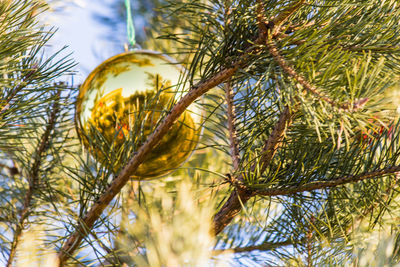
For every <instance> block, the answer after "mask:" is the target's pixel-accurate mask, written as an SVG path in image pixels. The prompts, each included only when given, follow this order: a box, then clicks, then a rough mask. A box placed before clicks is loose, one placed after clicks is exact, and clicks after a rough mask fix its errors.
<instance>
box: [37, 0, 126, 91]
mask: <svg viewBox="0 0 400 267" xmlns="http://www.w3.org/2000/svg"><path fill="white" fill-rule="evenodd" d="M111 1H114V0H102V1H93V0H91V1H90V0H79V1H76V2H77V3H78V4H74V3H72V4H68V5H65V4H64V5H63V6H62V7H61V8H59V9H58V10H57V12H54V13H47V14H46V15H45V21H46V23H47V24H49V26H54V27H55V28H57V29H58V30H57V32H56V33H55V35H54V37H53V38H52V39H51V41H50V43H49V48H48V49H47V52H49V53H53V52H55V51H57V50H59V49H61V48H62V47H63V46H65V45H66V46H68V48H67V49H66V52H67V53H72V57H73V59H74V60H75V61H76V62H77V63H78V65H77V67H76V71H77V73H76V75H75V76H74V83H75V85H77V84H80V83H82V82H83V80H84V79H85V78H86V76H87V75H88V74H89V73H90V71H91V70H93V69H94V68H95V67H96V66H97V65H99V64H100V63H101V62H102V61H104V60H105V59H107V58H109V57H111V56H113V55H115V54H118V53H121V52H122V51H123V45H124V44H123V43H121V44H120V49H117V48H118V46H119V44H117V45H116V44H115V43H113V42H112V41H110V40H107V38H106V31H107V28H106V26H104V25H102V24H101V23H99V22H98V21H96V19H95V18H94V14H102V15H107V14H108V12H113V11H111V10H110V9H109V7H108V5H107V4H108V3H110V2H111ZM116 47H117V48H116ZM64 55H65V53H64Z"/></svg>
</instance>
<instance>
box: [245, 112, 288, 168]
mask: <svg viewBox="0 0 400 267" xmlns="http://www.w3.org/2000/svg"><path fill="white" fill-rule="evenodd" d="M292 119H293V114H292V113H291V112H290V110H289V107H288V106H286V107H285V109H284V110H283V112H282V114H281V115H280V117H279V120H278V122H277V123H276V125H275V128H274V129H273V131H272V133H271V135H270V136H269V138H268V140H267V142H266V143H265V145H264V147H263V150H262V153H261V159H260V162H261V164H262V165H261V171H260V173H264V171H265V169H266V168H267V167H268V163H269V162H271V160H272V158H273V157H274V155H275V152H276V150H277V149H278V147H279V146H280V144H281V142H282V140H283V137H284V135H285V132H286V128H287V127H289V126H290V124H291V123H292ZM254 170H255V166H253V168H252V172H254Z"/></svg>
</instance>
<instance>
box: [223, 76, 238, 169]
mask: <svg viewBox="0 0 400 267" xmlns="http://www.w3.org/2000/svg"><path fill="white" fill-rule="evenodd" d="M233 98H234V95H233V90H232V86H231V79H228V81H227V82H226V83H225V99H226V103H227V106H228V107H227V113H228V114H227V115H228V131H229V144H230V150H231V157H232V163H233V168H234V172H235V171H237V170H238V168H239V163H240V155H239V146H238V140H237V132H236V126H235V122H236V115H235V106H234V104H233Z"/></svg>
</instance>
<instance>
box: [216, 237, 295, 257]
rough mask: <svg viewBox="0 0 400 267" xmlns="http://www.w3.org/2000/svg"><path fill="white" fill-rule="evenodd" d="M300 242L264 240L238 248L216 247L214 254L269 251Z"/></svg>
mask: <svg viewBox="0 0 400 267" xmlns="http://www.w3.org/2000/svg"><path fill="white" fill-rule="evenodd" d="M298 243H299V242H293V241H292V240H290V239H288V240H286V241H282V242H276V243H275V242H264V243H262V244H261V245H256V246H247V247H237V248H229V249H216V250H213V252H212V253H213V255H214V256H217V255H220V254H225V253H242V252H252V251H254V250H260V251H268V250H274V249H277V248H280V247H285V246H290V245H294V244H298Z"/></svg>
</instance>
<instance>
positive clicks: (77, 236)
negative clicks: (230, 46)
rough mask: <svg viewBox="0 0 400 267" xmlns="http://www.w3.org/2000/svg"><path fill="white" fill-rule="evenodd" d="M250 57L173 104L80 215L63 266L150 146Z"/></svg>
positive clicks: (65, 247) (62, 254)
mask: <svg viewBox="0 0 400 267" xmlns="http://www.w3.org/2000/svg"><path fill="white" fill-rule="evenodd" d="M253 50H254V49H250V50H249V51H248V52H252V51H253ZM247 59H248V53H245V54H243V56H242V58H241V59H240V60H239V61H237V62H234V63H233V64H232V67H230V68H225V69H223V70H221V71H219V72H218V73H216V74H215V75H213V76H212V77H211V78H209V79H207V80H205V81H201V82H199V83H198V84H196V85H195V86H193V87H192V88H191V89H190V91H189V92H188V93H187V94H186V95H185V96H184V97H183V98H182V99H181V100H180V101H179V102H178V103H177V104H176V105H175V106H174V107H173V108H172V110H171V111H170V113H169V114H168V115H167V116H166V117H165V119H164V120H163V121H162V123H161V124H160V125H159V126H158V127H157V128H156V129H155V131H154V132H153V133H152V134H151V135H150V136H149V137H148V139H147V140H146V142H145V143H144V144H143V145H142V146H141V147H140V148H139V150H138V151H137V152H136V153H135V155H134V156H133V157H132V158H131V159H130V160H129V162H128V163H127V164H126V165H125V167H124V168H123V169H122V171H121V172H120V173H119V174H118V176H117V177H116V178H115V179H114V180H113V182H112V183H111V184H110V186H109V187H108V188H107V189H106V191H105V192H104V193H103V194H102V195H101V196H100V197H99V199H98V200H97V202H96V203H95V204H94V205H93V206H92V207H91V208H90V210H89V211H88V212H87V213H86V214H85V215H84V217H83V218H81V219H80V223H79V225H78V226H77V227H76V229H75V232H73V233H72V234H71V235H70V236H69V238H68V240H67V241H66V242H65V243H64V245H63V247H62V248H61V250H60V252H59V253H58V257H59V264H60V266H62V265H63V264H64V262H65V261H66V260H67V259H68V257H70V256H71V255H72V254H73V253H74V251H75V250H76V249H77V248H78V247H79V245H80V243H81V241H82V239H83V237H85V236H86V235H87V234H88V231H87V229H91V228H92V227H93V225H94V223H95V221H96V220H97V219H98V218H99V217H100V215H101V213H102V212H103V210H104V209H105V208H106V207H107V206H108V204H109V203H110V202H111V200H112V199H113V198H114V197H115V196H116V195H117V194H118V193H119V192H120V191H121V189H122V187H123V186H124V185H125V184H126V183H127V182H128V181H129V179H130V177H131V174H132V173H134V172H135V170H136V169H137V168H138V167H139V165H140V164H141V163H142V162H143V161H144V159H145V157H146V156H147V154H148V153H149V152H151V150H152V149H153V148H154V147H155V146H156V145H157V144H158V142H159V141H160V140H161V138H162V137H163V136H164V135H165V134H166V133H167V132H168V130H169V129H170V127H171V126H172V125H173V124H174V122H175V121H176V120H177V119H178V118H179V116H180V115H181V114H182V113H183V112H184V111H185V110H186V108H187V107H188V106H189V105H190V104H191V103H193V102H194V101H195V100H196V99H197V98H199V97H200V96H201V95H203V94H205V93H206V92H207V91H208V90H210V89H211V88H213V87H215V86H217V85H219V84H221V83H223V82H224V81H226V80H227V79H228V78H230V77H232V75H233V74H234V73H235V72H236V71H237V70H238V69H239V67H241V66H243V65H246V64H248V62H247Z"/></svg>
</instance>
